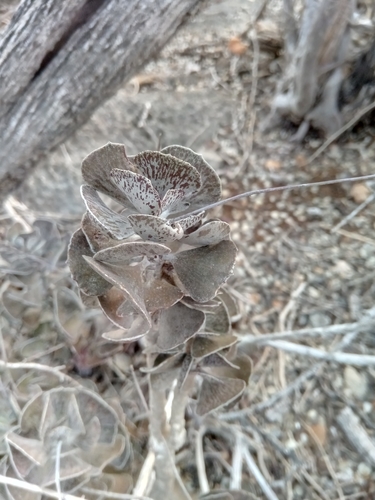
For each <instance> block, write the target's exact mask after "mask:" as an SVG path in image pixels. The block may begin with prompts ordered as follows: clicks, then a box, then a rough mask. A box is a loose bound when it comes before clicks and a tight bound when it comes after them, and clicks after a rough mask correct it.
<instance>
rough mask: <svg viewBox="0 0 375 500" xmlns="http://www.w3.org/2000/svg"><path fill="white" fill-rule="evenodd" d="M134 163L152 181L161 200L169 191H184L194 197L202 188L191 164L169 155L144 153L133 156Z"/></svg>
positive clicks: (157, 152) (152, 152)
mask: <svg viewBox="0 0 375 500" xmlns="http://www.w3.org/2000/svg"><path fill="white" fill-rule="evenodd" d="M132 162H133V163H134V165H135V166H136V167H137V168H138V169H139V171H140V172H141V173H142V174H143V175H144V176H146V177H147V178H148V179H150V181H151V182H152V185H153V186H154V188H155V189H156V190H157V192H158V193H159V196H160V198H164V196H165V194H166V192H167V191H168V189H182V190H183V191H184V192H185V193H186V194H189V195H192V194H193V193H196V192H198V191H199V189H200V188H201V176H200V175H199V173H198V171H197V170H196V169H195V168H194V167H193V166H191V165H190V164H189V163H186V162H185V161H181V160H179V159H176V157H173V156H171V155H169V154H163V153H160V152H159V151H143V152H142V153H139V154H138V155H136V156H133V157H132Z"/></svg>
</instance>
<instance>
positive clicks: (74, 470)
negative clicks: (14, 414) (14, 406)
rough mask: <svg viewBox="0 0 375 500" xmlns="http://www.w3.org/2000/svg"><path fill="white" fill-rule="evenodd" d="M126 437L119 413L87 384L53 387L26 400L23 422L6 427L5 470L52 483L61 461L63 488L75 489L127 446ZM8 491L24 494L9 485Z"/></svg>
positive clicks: (32, 480)
mask: <svg viewBox="0 0 375 500" xmlns="http://www.w3.org/2000/svg"><path fill="white" fill-rule="evenodd" d="M126 441H127V439H126V436H125V435H123V434H122V433H121V432H120V431H119V418H118V415H117V414H116V413H115V411H114V410H113V409H112V408H111V407H109V406H108V405H107V404H105V403H104V401H103V402H102V401H101V398H99V397H94V396H93V394H92V393H90V392H89V391H87V390H85V389H84V388H77V387H75V388H55V389H50V390H48V391H43V392H40V393H39V394H37V395H36V396H35V397H33V398H32V399H31V400H30V401H29V402H28V403H27V404H26V405H25V407H24V408H23V410H22V412H21V415H20V419H19V426H17V427H16V428H14V429H13V430H12V431H10V432H8V433H7V435H6V443H7V446H8V455H9V461H10V464H9V466H8V471H7V475H8V476H9V477H19V478H22V479H23V480H25V481H27V482H30V483H32V484H37V485H39V486H43V487H48V486H49V485H53V484H55V483H56V465H58V469H57V470H58V478H59V484H60V486H61V489H62V490H63V491H67V490H71V489H72V488H77V487H78V486H79V485H80V484H83V483H87V482H88V480H89V479H90V478H91V477H96V476H98V475H99V474H101V472H102V470H103V469H104V467H105V466H106V465H107V464H109V463H111V462H113V460H114V459H116V458H118V457H119V456H120V455H121V454H122V453H123V452H124V449H125V445H126ZM8 494H9V496H10V498H12V499H13V498H14V499H15V500H18V499H21V498H24V497H23V495H24V493H22V492H21V491H20V490H18V489H13V488H11V487H9V488H8ZM31 498H35V499H36V498H40V495H35V494H34V496H33V497H31Z"/></svg>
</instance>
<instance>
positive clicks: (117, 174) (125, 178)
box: [111, 168, 161, 215]
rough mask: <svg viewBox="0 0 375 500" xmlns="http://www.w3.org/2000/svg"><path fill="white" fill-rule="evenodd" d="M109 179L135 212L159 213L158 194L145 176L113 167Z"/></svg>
mask: <svg viewBox="0 0 375 500" xmlns="http://www.w3.org/2000/svg"><path fill="white" fill-rule="evenodd" d="M111 180H112V182H113V183H114V184H115V186H117V187H118V188H119V189H120V190H121V191H122V192H123V193H124V195H125V196H126V197H127V198H128V200H129V201H130V202H131V203H132V205H133V206H134V207H135V209H136V210H137V212H140V213H142V214H149V215H159V214H160V209H161V201H160V196H159V194H158V192H157V191H156V189H155V188H154V187H153V186H152V184H151V181H150V180H149V179H147V177H145V176H144V175H140V174H135V173H134V172H130V170H119V169H117V168H115V169H113V170H112V172H111Z"/></svg>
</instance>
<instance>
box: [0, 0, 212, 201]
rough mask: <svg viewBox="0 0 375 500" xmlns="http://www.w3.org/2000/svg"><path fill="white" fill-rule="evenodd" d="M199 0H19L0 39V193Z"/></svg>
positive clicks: (134, 68)
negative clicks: (20, 0)
mask: <svg viewBox="0 0 375 500" xmlns="http://www.w3.org/2000/svg"><path fill="white" fill-rule="evenodd" d="M202 3H203V0H157V1H156V0H126V1H125V0H24V1H23V2H22V3H21V5H20V6H19V8H18V10H17V11H16V13H15V15H14V17H13V19H12V21H11V23H10V25H9V26H8V29H7V31H6V32H5V34H4V35H3V38H2V39H1V40H0V200H3V199H4V198H5V197H6V196H7V195H8V194H9V193H10V192H11V191H13V190H14V189H15V188H17V187H18V186H19V185H20V183H21V182H22V181H23V180H24V179H25V177H26V176H27V175H28V173H29V172H30V170H31V169H32V168H33V166H34V165H35V164H36V162H37V160H38V159H39V158H40V157H41V156H42V155H44V154H46V153H47V152H48V151H50V150H51V149H52V148H53V147H55V146H56V145H58V144H59V143H61V142H63V141H64V140H66V139H67V137H69V135H71V134H72V133H73V132H74V131H75V130H76V129H77V128H78V127H80V126H81V125H82V124H83V123H84V122H85V121H86V120H87V119H88V118H89V117H90V115H91V114H92V113H93V111H94V110H95V109H96V108H97V107H98V106H99V105H100V104H101V103H102V102H103V101H104V100H105V99H107V98H109V97H110V96H111V95H112V94H113V93H114V92H115V91H116V90H117V89H118V88H119V86H120V85H121V83H123V82H124V81H125V80H127V79H130V78H131V77H133V76H134V75H135V74H136V73H137V72H138V71H139V70H140V68H141V67H142V66H144V64H146V63H147V62H148V61H150V60H151V59H152V58H154V57H155V56H156V55H157V54H158V52H159V51H160V49H161V48H162V47H163V45H164V44H165V43H166V42H167V41H168V39H169V38H170V37H171V36H172V35H173V33H174V32H175V30H176V29H177V27H178V26H179V25H180V24H181V23H182V22H183V21H184V19H185V18H186V16H187V14H189V13H191V12H192V10H193V9H194V8H195V7H196V6H197V5H198V4H202Z"/></svg>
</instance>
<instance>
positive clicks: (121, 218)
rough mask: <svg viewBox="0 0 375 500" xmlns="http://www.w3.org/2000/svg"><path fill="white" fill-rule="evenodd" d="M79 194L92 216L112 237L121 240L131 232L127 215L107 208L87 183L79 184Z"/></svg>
mask: <svg viewBox="0 0 375 500" xmlns="http://www.w3.org/2000/svg"><path fill="white" fill-rule="evenodd" d="M81 195H82V198H83V201H84V202H85V205H86V208H87V210H88V211H89V212H90V214H91V215H92V217H94V219H95V220H96V221H97V222H98V223H99V224H100V225H101V226H102V227H103V228H104V230H106V231H108V233H109V235H110V236H111V237H112V238H115V239H116V240H122V239H124V238H126V237H128V236H130V235H131V234H133V232H134V231H133V230H132V227H131V225H130V224H129V222H128V219H127V217H126V216H125V215H119V214H117V213H116V212H114V211H113V210H111V209H109V208H108V207H107V206H106V205H105V204H104V203H103V201H102V199H101V198H100V196H99V195H98V193H97V192H96V191H95V189H93V188H92V187H91V186H87V185H84V186H81Z"/></svg>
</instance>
